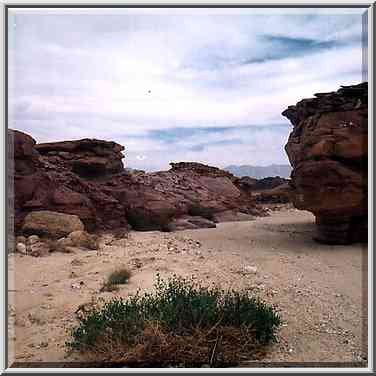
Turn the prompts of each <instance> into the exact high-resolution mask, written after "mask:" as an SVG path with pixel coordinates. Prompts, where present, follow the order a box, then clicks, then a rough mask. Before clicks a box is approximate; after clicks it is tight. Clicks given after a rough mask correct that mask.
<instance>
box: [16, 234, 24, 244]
mask: <svg viewBox="0 0 376 376" xmlns="http://www.w3.org/2000/svg"><path fill="white" fill-rule="evenodd" d="M16 243H23V244H25V243H26V238H25V237H24V236H17V237H16Z"/></svg>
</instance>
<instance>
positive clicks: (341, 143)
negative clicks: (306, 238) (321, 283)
mask: <svg viewBox="0 0 376 376" xmlns="http://www.w3.org/2000/svg"><path fill="white" fill-rule="evenodd" d="M315 97H316V98H312V99H304V100H302V101H300V102H298V103H297V104H296V106H290V107H288V109H287V110H285V111H284V112H283V113H282V115H284V116H286V117H287V118H288V119H289V120H290V121H291V123H292V124H293V126H294V128H293V131H292V132H291V134H290V137H289V140H288V143H287V145H286V152H287V154H288V157H289V160H290V163H291V165H292V167H293V172H292V175H291V179H292V180H291V184H290V185H291V188H292V199H293V202H294V205H295V206H296V207H297V208H298V209H304V210H309V211H311V212H312V213H313V214H315V216H316V223H317V228H318V235H317V240H318V241H321V242H325V243H330V244H346V243H351V242H358V241H366V240H367V168H368V165H367V158H368V151H367V142H368V131H367V126H368V121H367V120H368V85H367V83H366V82H365V83H362V84H359V85H353V86H342V87H341V88H340V89H339V90H338V91H336V92H330V93H321V94H315Z"/></svg>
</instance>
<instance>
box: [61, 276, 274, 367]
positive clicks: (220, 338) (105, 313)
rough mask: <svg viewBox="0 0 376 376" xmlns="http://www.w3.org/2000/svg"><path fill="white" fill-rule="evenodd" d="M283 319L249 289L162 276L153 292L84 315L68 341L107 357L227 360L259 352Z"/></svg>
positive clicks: (70, 345)
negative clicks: (236, 289)
mask: <svg viewBox="0 0 376 376" xmlns="http://www.w3.org/2000/svg"><path fill="white" fill-rule="evenodd" d="M280 324H281V319H280V317H279V316H278V314H276V313H274V311H273V309H272V308H271V307H270V306H268V305H266V304H265V303H263V302H261V301H260V300H259V299H257V298H254V297H251V296H249V295H248V293H246V292H237V291H234V290H226V291H225V290H223V289H220V288H218V287H215V286H214V287H212V288H209V287H203V286H201V285H199V284H197V283H194V282H193V281H190V280H186V279H183V278H179V277H176V276H174V277H173V278H170V279H168V280H167V281H163V280H161V279H160V277H159V275H158V276H157V281H156V284H155V292H154V293H144V294H143V295H141V294H140V293H137V294H136V295H135V296H132V297H130V298H128V299H127V300H123V299H113V300H111V301H110V302H108V303H106V304H105V305H104V306H103V307H102V308H101V309H93V310H92V311H90V312H89V313H88V314H87V316H85V317H83V318H80V322H79V325H78V326H77V327H75V328H73V330H72V333H71V335H72V341H71V342H67V346H68V348H70V349H72V350H78V351H80V352H81V353H83V354H86V355H87V356H88V357H90V356H91V357H95V359H96V360H97V361H98V360H99V359H100V360H101V361H103V362H106V361H108V362H119V363H122V364H132V363H138V364H140V363H141V364H144V365H145V364H149V365H150V364H152V365H155V364H158V365H176V364H183V365H184V366H192V365H200V364H205V363H209V364H211V365H212V364H222V365H226V364H227V365H228V364H233V363H236V362H238V361H240V360H241V359H243V358H247V359H248V360H249V359H252V358H253V359H255V358H257V357H258V356H260V354H262V353H263V351H265V346H266V345H267V344H269V343H271V342H273V341H274V340H275V331H276V329H277V328H278V326H279V325H280ZM260 351H261V352H260Z"/></svg>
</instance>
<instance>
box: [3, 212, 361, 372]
mask: <svg viewBox="0 0 376 376" xmlns="http://www.w3.org/2000/svg"><path fill="white" fill-rule="evenodd" d="M314 231H315V226H314V216H313V215H312V214H311V213H309V212H306V211H299V210H296V209H293V208H291V207H288V206H286V207H285V208H283V209H281V210H279V211H273V212H271V215H270V216H268V217H260V218H257V219H256V220H254V221H247V222H227V223H221V224H218V226H217V228H214V229H200V230H184V231H179V232H173V233H162V232H155V231H153V232H131V233H130V234H129V236H128V237H127V238H124V239H114V237H113V236H112V235H111V234H110V233H108V234H104V235H103V236H102V238H101V248H100V250H99V251H86V250H81V249H77V250H76V251H75V252H74V253H53V254H50V255H49V256H46V257H39V258H36V257H32V256H27V255H21V254H9V269H8V270H9V273H8V279H9V286H8V287H9V306H8V310H9V330H10V332H9V339H8V340H9V347H8V348H9V358H10V364H9V366H12V364H14V365H16V364H17V365H18V366H22V365H23V364H26V362H39V363H40V362H45V363H44V364H45V366H49V365H50V366H52V365H53V366H57V364H56V363H55V362H58V363H60V364H62V363H67V362H73V361H79V360H80V358H79V357H77V356H76V355H72V354H67V353H66V351H65V346H64V343H65V341H67V340H69V330H70V328H71V327H72V326H74V325H75V323H76V322H77V319H76V313H75V311H77V309H78V308H79V307H80V306H81V305H82V304H86V303H87V306H90V304H91V303H99V304H100V303H101V302H104V301H106V300H109V299H111V298H113V297H124V298H126V297H127V296H129V295H130V294H134V293H135V292H136V291H137V290H138V289H141V290H147V289H152V288H153V284H154V281H155V277H156V273H159V274H160V275H161V276H162V277H167V276H171V275H172V274H174V273H175V274H177V275H181V276H186V277H191V276H193V278H194V279H196V280H198V281H201V282H202V283H203V284H211V283H216V284H219V285H221V286H222V287H224V288H227V287H233V288H241V289H248V290H250V291H252V293H253V294H255V295H258V296H260V297H261V298H262V299H263V300H265V301H266V302H268V303H270V304H272V305H273V306H274V307H275V308H276V310H277V311H278V312H279V313H280V315H281V317H282V319H283V320H284V323H283V326H282V327H281V329H280V330H279V332H278V342H277V343H275V344H273V345H272V346H271V347H270V350H269V353H268V355H267V357H266V358H265V359H264V360H265V362H268V363H269V362H270V364H271V365H273V364H274V365H278V364H280V363H279V362H287V363H288V364H291V365H292V364H294V363H297V362H298V363H299V362H304V363H307V365H308V364H309V363H310V362H320V363H322V362H339V363H341V364H343V366H346V364H347V362H357V364H359V365H362V366H366V364H367V363H366V362H367V326H366V325H367V247H366V246H365V245H361V244H353V245H349V246H329V245H322V244H319V243H316V242H315V241H313V240H312V237H313V235H314ZM120 266H125V267H128V268H129V269H130V270H131V271H132V276H131V279H130V281H129V283H128V284H127V285H122V286H121V287H120V289H119V291H115V292H111V293H110V292H100V288H101V286H102V283H103V281H104V280H105V278H106V276H108V274H109V273H110V272H111V271H113V270H114V269H116V268H117V267H120ZM85 307H86V305H84V307H81V308H82V309H85ZM275 362H276V363H275ZM359 362H360V363H359ZM54 363H55V364H54ZM322 364H324V363H322ZM341 364H338V366H340V365H341ZM318 365H320V364H318ZM351 365H352V366H353V365H354V364H351ZM245 366H247V365H246V364H245ZM300 366H302V364H300Z"/></svg>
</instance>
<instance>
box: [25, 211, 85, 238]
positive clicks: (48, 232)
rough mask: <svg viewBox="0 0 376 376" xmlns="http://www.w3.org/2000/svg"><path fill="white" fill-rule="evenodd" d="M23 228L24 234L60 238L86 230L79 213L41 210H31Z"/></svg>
mask: <svg viewBox="0 0 376 376" xmlns="http://www.w3.org/2000/svg"><path fill="white" fill-rule="evenodd" d="M22 230H23V232H24V234H36V235H40V236H49V237H52V238H60V237H63V236H66V235H68V234H70V233H71V232H73V231H82V230H84V225H83V223H82V222H81V220H80V218H78V216H77V215H71V214H64V213H58V212H53V211H49V210H41V211H34V212H31V213H29V214H28V215H27V216H26V217H25V220H24V224H23V226H22Z"/></svg>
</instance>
